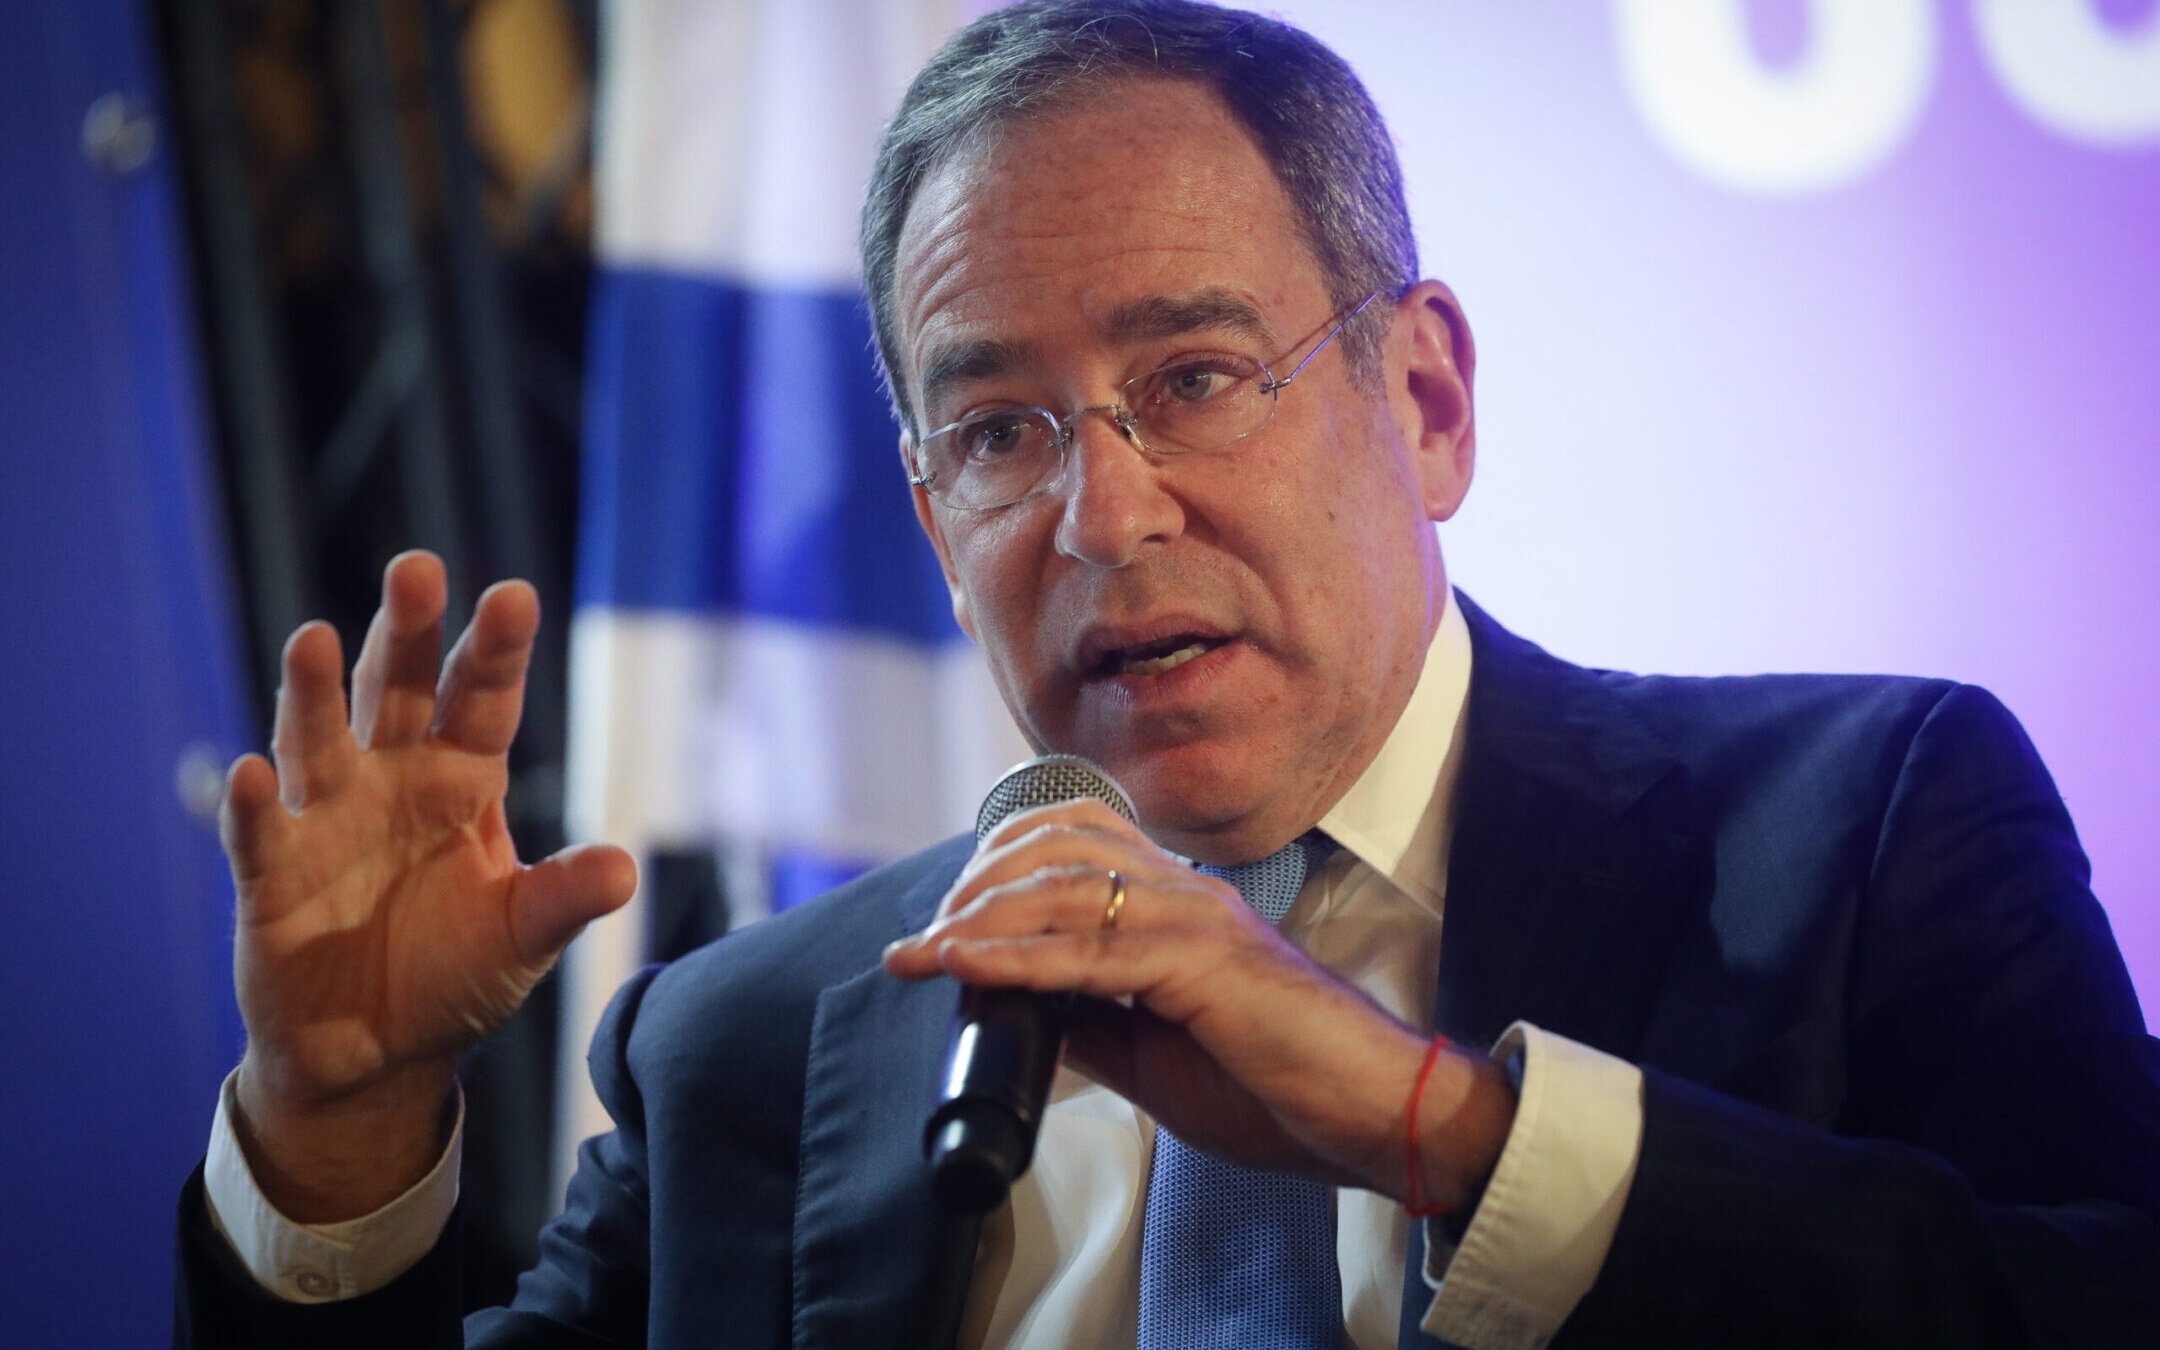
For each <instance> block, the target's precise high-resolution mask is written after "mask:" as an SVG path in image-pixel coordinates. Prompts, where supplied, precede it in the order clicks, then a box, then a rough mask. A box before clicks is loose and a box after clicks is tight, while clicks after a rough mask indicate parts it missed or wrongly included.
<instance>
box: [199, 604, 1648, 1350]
mask: <svg viewBox="0 0 2160 1350" xmlns="http://www.w3.org/2000/svg"><path fill="white" fill-rule="evenodd" d="M1469 686H1470V634H1469V630H1468V628H1467V626H1466V625H1465V623H1464V621H1463V617H1462V614H1461V611H1460V610H1459V609H1458V608H1457V607H1456V605H1455V603H1454V600H1453V597H1452V596H1451V597H1450V598H1449V601H1448V606H1447V610H1446V613H1445V614H1444V615H1443V616H1442V619H1441V623H1440V626H1439V629H1438V631H1437V632H1436V633H1435V635H1434V638H1433V643H1432V647H1431V649H1430V651H1429V652H1428V654H1427V657H1426V661H1425V667H1424V670H1423V671H1422V673H1421V674H1420V675H1419V678H1418V684H1417V688H1416V690H1415V692H1414V693H1413V694H1412V695H1411V698H1410V703H1409V705H1408V707H1406V708H1405V709H1404V711H1403V715H1402V717H1401V719H1400V720H1399V721H1398V722H1397V723H1396V726H1395V729H1394V730H1393V731H1392V732H1391V733H1389V736H1388V739H1387V741H1386V742H1385V743H1384V744H1383V745H1382V747H1381V749H1380V753H1379V755H1378V756H1377V757H1376V758H1375V759H1374V760H1373V763H1372V764H1371V766H1370V767H1368V768H1367V769H1366V771H1365V773H1364V775H1363V776H1362V777H1360V778H1359V779H1358V781H1357V783H1356V784H1355V785H1353V786H1352V787H1351V789H1350V791H1349V792H1348V793H1346V794H1345V795H1344V796H1343V798H1342V800H1341V801H1339V802H1337V803H1336V804H1335V807H1334V809H1333V810H1331V811H1329V812H1328V813H1327V815H1326V816H1325V817H1324V818H1323V819H1322V820H1321V821H1320V828H1321V829H1322V830H1324V831H1326V833H1327V834H1328V836H1329V837H1330V838H1332V839H1334V840H1335V841H1336V843H1337V844H1339V845H1341V847H1340V848H1339V849H1338V850H1337V852H1336V853H1335V854H1334V856H1333V857H1332V858H1330V859H1329V860H1328V861H1327V863H1326V864H1325V865H1324V866H1322V867H1320V868H1319V869H1317V870H1316V871H1315V872H1314V874H1313V875H1312V876H1311V877H1309V878H1308V879H1307V880H1306V883H1305V887H1304V889H1303V890H1302V891H1300V892H1299V894H1298V898H1297V902H1296V903H1295V904H1294V905H1292V906H1291V909H1290V911H1289V913H1287V914H1286V915H1284V916H1283V921H1282V924H1281V931H1282V932H1283V934H1284V935H1285V936H1286V937H1288V938H1289V939H1290V940H1291V941H1292V942H1294V943H1296V944H1297V945H1298V946H1299V947H1300V948H1301V949H1303V950H1304V951H1305V953H1306V954H1307V955H1309V956H1310V957H1312V958H1313V960H1314V961H1316V962H1318V963H1319V964H1321V965H1323V966H1325V967H1327V968H1328V969H1329V970H1331V971H1333V972H1334V973H1335V974H1336V975H1338V976H1340V977H1341V978H1342V979H1344V980H1346V981H1348V982H1349V983H1351V984H1354V985H1356V986H1357V987H1358V988H1359V989H1361V990H1363V991H1364V992H1365V993H1366V994H1367V995H1368V996H1369V997H1371V998H1372V999H1373V1000H1374V1001H1375V1002H1377V1003H1378V1004H1379V1005H1380V1006H1381V1007H1383V1008H1385V1009H1387V1010H1388V1011H1389V1012H1390V1013H1393V1014H1394V1015H1395V1016H1396V1017H1398V1018H1400V1019H1402V1020H1403V1021H1404V1022H1406V1023H1408V1024H1410V1025H1412V1026H1420V1027H1422V1026H1429V1025H1430V1024H1431V1018H1432V1003H1433V995H1434V992H1435V989H1436V986H1437V983H1438V979H1439V969H1440V919H1441V912H1442V907H1443V903H1444V901H1445V899H1446V894H1447V866H1446V859H1447V856H1448V842H1449V836H1450V832H1451V830H1452V827H1453V823H1454V814H1455V813H1454V792H1455V780H1456V776H1457V773H1458V769H1459V765H1460V762H1461V758H1462V746H1461V736H1460V731H1461V727H1462V719H1463V711H1464V707H1465V703H1466V700H1467V695H1468V692H1469ZM1518 1048H1520V1049H1521V1050H1522V1051H1523V1053H1524V1059H1523V1068H1524V1074H1523V1080H1522V1088H1521V1095H1520V1099H1519V1101H1518V1103H1517V1106H1516V1114H1515V1124H1514V1127H1513V1129H1512V1131H1511V1133H1510V1134H1509V1136H1508V1142H1507V1145H1506V1147H1505V1148H1504V1149H1503V1151H1502V1153H1501V1156H1500V1161H1499V1164H1498V1166H1497V1167H1496V1168H1495V1170H1494V1172H1493V1176H1492V1179H1491V1181H1490V1182H1489V1183H1488V1184H1487V1186H1486V1189H1485V1194H1484V1198H1483V1200H1482V1201H1481V1202H1480V1204H1479V1206H1478V1209H1477V1212H1476V1214H1475V1215H1474V1216H1473V1218H1472V1220H1471V1222H1470V1225H1469V1227H1468V1229H1467V1230H1466V1231H1465V1232H1464V1234H1463V1240H1462V1243H1461V1245H1460V1246H1459V1247H1456V1246H1453V1245H1451V1244H1450V1242H1449V1240H1448V1237H1447V1235H1446V1234H1445V1233H1444V1232H1443V1231H1442V1230H1441V1228H1440V1225H1438V1224H1437V1223H1429V1224H1428V1225H1427V1229H1426V1235H1425V1236H1426V1262H1425V1270H1424V1271H1423V1278H1424V1280H1425V1282H1426V1284H1427V1285H1428V1286H1429V1287H1430V1288H1431V1289H1432V1290H1433V1295H1432V1299H1431V1302H1430V1303H1429V1304H1428V1306H1427V1309H1426V1313H1425V1316H1424V1319H1423V1327H1424V1330H1425V1331H1427V1332H1428V1333H1431V1334H1433V1335H1436V1336H1441V1337H1444V1338H1446V1339H1448V1340H1452V1341H1455V1342H1457V1343H1459V1344H1462V1345H1466V1346H1471V1347H1493V1348H1494V1350H1534V1347H1539V1346H1542V1345H1544V1343H1545V1342H1546V1341H1547V1340H1549V1339H1551V1337H1552V1335H1553V1333H1554V1332H1556V1331H1557V1330H1558V1329H1559V1327H1560V1324H1561V1323H1562V1322H1563V1321H1565V1320H1566V1318H1567V1315H1568V1314H1569V1312H1571V1311H1572V1310H1573V1309H1574V1307H1575V1304H1576V1303H1577V1302H1578V1301H1579V1300H1580V1299H1581V1298H1582V1296H1583V1294H1584V1293H1586V1292H1587V1291H1588V1290H1589V1288H1590V1285H1591V1283H1592V1282H1593V1281H1594V1280H1595V1279H1596V1278H1597V1273H1598V1269H1599V1267H1600V1266H1601V1265H1602V1264H1603V1263H1604V1258H1605V1253H1606V1251H1607V1250H1608V1249H1609V1248H1610V1246H1611V1243H1612V1234H1613V1230H1614V1229H1615V1227H1617V1226H1618V1224H1619V1220H1620V1210H1621V1206H1622V1204H1623V1203H1624V1202H1625V1200H1626V1197H1627V1189H1628V1185H1629V1183H1630V1181H1632V1179H1633V1177H1634V1172H1635V1160H1636V1157H1637V1154H1638V1153H1639V1151H1640V1147H1641V1142H1642V1075H1641V1073H1640V1071H1639V1070H1637V1069H1636V1068H1635V1067H1634V1066H1633V1065H1630V1064H1628V1063H1626V1062H1624V1061H1621V1060H1617V1059H1614V1058H1612V1057H1610V1056H1608V1055H1604V1054H1601V1053H1599V1052H1597V1051H1595V1050H1591V1049H1589V1048H1587V1047H1584V1046H1580V1045H1577V1044H1575V1043H1574V1042H1571V1041H1568V1040H1566V1039H1564V1038H1562V1037H1559V1036H1555V1035H1552V1034H1551V1033H1549V1032H1544V1031H1540V1030H1539V1029H1537V1028H1535V1027H1531V1026H1528V1025H1527V1024H1522V1023H1518V1024H1517V1025H1516V1026H1514V1027H1512V1028H1510V1029H1509V1031H1508V1032H1507V1034H1506V1035H1505V1036H1504V1037H1503V1038H1502V1039H1501V1042H1500V1044H1499V1045H1498V1046H1496V1047H1494V1053H1495V1055H1496V1056H1499V1057H1503V1058H1504V1057H1506V1056H1509V1055H1512V1054H1513V1053H1514V1052H1515V1051H1516V1050H1517V1049H1518ZM231 1098H232V1083H231V1080H229V1079H228V1080H227V1083H226V1087H225V1091H224V1093H223V1094H222V1095H221V1098H220V1101H219V1105H218V1113H217V1118H216V1121H215V1122H214V1124H213V1126H212V1134H211V1144H210V1157H209V1161H208V1163H207V1165H206V1167H205V1171H204V1180H205V1190H206V1193H207V1195H208V1198H209V1202H210V1211H211V1219H212V1222H213V1223H215V1224H216V1225H217V1226H218V1228H219V1231H221V1232H222V1233H224V1234H225V1235H226V1237H227V1239H228V1240H229V1241H230V1242H232V1244H233V1247H234V1250H235V1251H236V1252H237V1253H238V1254H239V1256H240V1258H241V1260H242V1262H243V1263H244V1264H245V1265H246V1266H247V1268H248V1270H249V1271H250V1272H251V1273H252V1274H253V1275H254V1276H255V1278H256V1280H257V1281H258V1282H259V1283H261V1284H262V1285H263V1287H264V1288H266V1289H268V1290H269V1291H270V1292H271V1293H273V1294H276V1295H277V1296H279V1297H281V1298H285V1299H289V1300H292V1301H296V1302H324V1301H328V1300H330V1299H336V1298H352V1297H355V1296H357V1295H360V1294H364V1293H368V1292H371V1291H372V1290H374V1289H377V1288H380V1287H382V1286H383V1285H385V1284H387V1283H389V1282H390V1281H391V1280H392V1279H394V1278H396V1277H397V1275H399V1274H401V1273H402V1272H403V1271H405V1270H407V1269H409V1268H410V1267H411V1266H412V1265H413V1264H415V1263H416V1262H418V1261H419V1259H420V1258H421V1257H422V1256H424V1255H425V1254H426V1253H427V1251H428V1249H429V1248H430V1247H432V1246H433V1245H434V1243H435V1240H436V1238H437V1237H438V1236H439V1235H440V1233H441V1232H442V1227H443V1224H444V1223H445V1221H446V1220H447V1218H448V1215H449V1212H450V1209H451V1207H452V1205H453V1204H454V1203H455V1200H456V1196H457V1181H458V1156H459V1148H460V1136H459V1134H458V1133H456V1132H454V1133H453V1137H452V1139H451V1143H450V1146H449V1148H448V1150H447V1151H446V1152H445V1155H444V1157H443V1159H442V1161H441V1162H440V1163H439V1164H438V1165H437V1166H436V1168H435V1170H434V1171H433V1172H431V1173H430V1174H429V1175H428V1176H427V1177H426V1178H425V1179H423V1180H422V1181H421V1182H420V1183H419V1184H417V1185H416V1186H414V1187H413V1189H412V1190H410V1191H408V1192H406V1193H405V1194H404V1195H402V1196H400V1197H399V1198H398V1199H396V1200H393V1201H392V1202H390V1204H388V1205H386V1206H384V1207H383V1208H382V1209H380V1210H378V1211H376V1212H375V1213H373V1214H370V1215H367V1216H365V1217H363V1218H359V1219H354V1220H350V1221H347V1222H345V1223H340V1224H333V1225H301V1224H295V1223H293V1222H291V1221H290V1220H288V1219H286V1218H285V1217H284V1216H283V1215H281V1214H279V1213H278V1212H277V1211H276V1210H275V1209H273V1208H272V1207H271V1206H270V1204H269V1203H268V1202H267V1201H266V1200H265V1199H264V1198H263V1196H262V1193H261V1191H260V1190H259V1189H258V1188H257V1187H256V1185H255V1181H254V1178H253V1177H252V1176H251V1175H250V1174H249V1172H248V1170H247V1166H246V1163H245V1161H244V1159H243V1158H242V1157H241V1154H240V1149H239V1146H238V1143H237V1141H236V1139H235V1137H234V1135H233V1132H232V1126H231V1122H230V1112H231ZM459 1129H460V1130H461V1129H462V1111H461V1115H460V1125H459ZM1154 1147H1155V1125H1154V1122H1153V1120H1151V1119H1150V1118H1149V1117H1147V1116H1146V1115H1144V1114H1143V1113H1142V1112H1140V1111H1139V1110H1137V1109H1136V1108H1135V1107H1133V1105H1132V1104H1131V1103H1130V1102H1127V1101H1126V1100H1125V1099H1124V1098H1122V1097H1119V1096H1117V1095H1116V1094H1115V1093H1113V1092H1111V1091H1110V1090H1109V1089H1107V1088H1104V1087H1102V1086H1101V1085H1099V1084H1096V1083H1094V1082H1092V1081H1090V1080H1088V1079H1087V1078H1085V1077H1084V1076H1082V1075H1080V1074H1078V1073H1076V1072H1074V1071H1072V1070H1070V1069H1066V1068H1060V1069H1059V1070H1058V1074H1057V1078H1056V1080H1055V1082H1054V1083H1053V1084H1052V1087H1051V1100H1050V1105H1049V1108H1048V1110H1047V1111H1046V1112H1045V1114H1044V1119H1043V1124H1042V1129H1041V1133H1040V1135H1039V1136H1038V1140H1037V1145H1036V1152H1035V1162H1034V1165H1033V1166H1032V1167H1031V1168H1030V1169H1029V1171H1028V1173H1027V1174H1026V1175H1025V1176H1023V1177H1022V1178H1021V1179H1020V1180H1019V1182H1018V1183H1016V1184H1015V1185H1014V1187H1013V1191H1012V1196H1011V1198H1010V1200H1009V1201H1008V1202H1007V1204H1006V1205H1005V1206H1004V1207H1003V1208H1001V1209H999V1210H998V1211H997V1212H996V1213H994V1214H992V1215H991V1216H990V1218H989V1220H988V1221H987V1222H986V1223H985V1224H984V1227H983V1238H982V1245H981V1248H980V1249H979V1253H978V1256H977V1259H976V1267H975V1269H976V1278H975V1282H974V1285H973V1287H972V1289H971V1292H970V1294H969V1299H968V1307H967V1312H966V1317H965V1319H964V1322H963V1326H962V1331H961V1337H960V1343H961V1345H962V1346H965V1347H984V1348H985V1350H997V1348H998V1347H1004V1348H1005V1350H1050V1347H1059V1348H1060V1350H1062V1348H1064V1347H1074V1348H1076V1350H1078V1348H1083V1347H1099V1348H1100V1350H1133V1347H1134V1346H1135V1344H1136V1341H1137V1337H1138V1325H1139V1311H1138V1310H1139V1296H1140V1294H1139V1291H1140V1230H1141V1210H1142V1205H1143V1201H1144V1198H1145V1196H1146V1194H1147V1177H1148V1169H1149V1166H1150V1165H1151V1163H1152V1160H1153V1157H1154ZM1335 1217H1336V1259H1337V1261H1338V1263H1339V1265H1340V1268H1341V1274H1342V1297H1343V1325H1344V1328H1345V1344H1347V1345H1350V1346H1354V1347H1358V1350H1380V1348H1382V1347H1393V1346H1394V1345H1395V1344H1396V1336H1397V1330H1398V1326H1399V1322H1400V1318H1401V1308H1402V1295H1403V1287H1402V1286H1403V1267H1404V1263H1405V1260H1406V1259H1407V1254H1408V1243H1409V1231H1410V1230H1409V1225H1410V1223H1411V1220H1410V1218H1409V1216H1408V1215H1407V1214H1406V1213H1405V1212H1404V1210H1403V1208H1402V1206H1400V1205H1398V1204H1396V1203H1395V1202H1394V1201H1392V1200H1388V1199H1386V1198H1384V1197H1382V1196H1379V1195H1376V1194H1374V1193H1372V1192H1369V1191H1362V1190H1338V1191H1337V1192H1336V1193H1335Z"/></svg>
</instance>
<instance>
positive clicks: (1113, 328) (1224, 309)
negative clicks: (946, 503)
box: [922, 289, 1276, 412]
mask: <svg viewBox="0 0 2160 1350" xmlns="http://www.w3.org/2000/svg"><path fill="white" fill-rule="evenodd" d="M1204 332H1216V333H1231V334H1234V335H1236V336H1238V337H1242V338H1246V339H1248V340H1250V341H1252V342H1253V343H1255V344H1257V345H1258V346H1259V347H1260V348H1261V349H1262V350H1264V351H1269V352H1273V351H1274V350H1275V348H1276V337H1275V327H1274V325H1273V324H1270V323H1269V322H1268V321H1267V317H1266V316H1265V315H1263V314H1262V313H1261V312H1260V308H1259V306H1257V305H1255V304H1253V303H1252V302H1251V301H1250V300H1247V299H1245V298H1244V297H1243V296H1240V295H1238V294H1236V293H1234V292H1231V291H1225V290H1216V289H1208V290H1201V291H1194V292H1192V293H1191V294H1189V295H1174V296H1173V295H1150V296H1146V297H1144V298H1142V299H1139V300H1134V301H1132V302H1130V303H1129V304H1124V305H1120V306H1118V307H1117V308H1116V309H1113V310H1111V311H1110V314H1109V317H1108V318H1107V319H1105V320H1104V321H1103V335H1104V337H1106V338H1107V339H1108V340H1109V341H1110V342H1112V343H1114V344H1118V345H1124V344H1127V343H1135V342H1154V341H1160V340H1161V339H1163V338H1170V337H1181V336H1183V335H1185V334H1187V333H1204ZM1031 358H1032V350H1031V349H1030V348H1028V347H1026V346H1024V345H1022V344H1020V343H1016V342H1007V341H1004V340H1002V339H999V338H974V339H971V340H969V341H966V342H960V343H955V344H954V345H952V346H950V347H946V348H944V349H942V350H940V351H937V352H934V353H933V354H932V355H931V357H930V359H929V360H928V361H926V362H924V363H923V372H922V404H923V408H924V410H925V411H926V412H927V411H928V410H929V409H931V408H934V407H936V406H937V403H938V400H939V398H940V396H942V395H944V394H946V393H948V392H949V391H950V390H951V389H952V388H953V386H955V385H961V384H967V383H970V382H972V381H975V380H988V379H994V378H996V377H997V376H999V375H1003V374H1006V373H1007V372H1009V371H1013V370H1019V369H1023V368H1025V367H1026V366H1027V365H1029V364H1030V361H1031Z"/></svg>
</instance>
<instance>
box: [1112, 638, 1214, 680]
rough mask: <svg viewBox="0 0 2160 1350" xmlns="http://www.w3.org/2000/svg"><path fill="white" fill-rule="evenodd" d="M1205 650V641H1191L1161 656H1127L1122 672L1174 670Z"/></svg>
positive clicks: (1140, 672) (1139, 672)
mask: <svg viewBox="0 0 2160 1350" xmlns="http://www.w3.org/2000/svg"><path fill="white" fill-rule="evenodd" d="M1206 651H1207V644H1206V643H1205V642H1192V643H1188V644H1186V645H1185V646H1183V647H1180V648H1178V649H1177V650H1176V651H1173V652H1170V653H1167V654H1166V655H1163V656H1149V657H1131V656H1128V657H1126V658H1125V669H1124V673H1125V674H1127V675H1160V674H1162V673H1163V672H1164V671H1169V670H1176V669H1177V668H1178V667H1179V666H1182V665H1184V664H1185V663H1186V662H1187V661H1190V660H1192V659H1193V658H1194V657H1196V656H1199V655H1201V654H1203V653H1204V652H1206Z"/></svg>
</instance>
